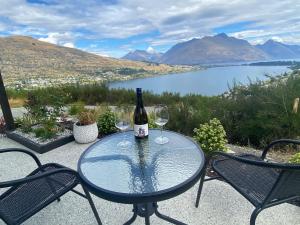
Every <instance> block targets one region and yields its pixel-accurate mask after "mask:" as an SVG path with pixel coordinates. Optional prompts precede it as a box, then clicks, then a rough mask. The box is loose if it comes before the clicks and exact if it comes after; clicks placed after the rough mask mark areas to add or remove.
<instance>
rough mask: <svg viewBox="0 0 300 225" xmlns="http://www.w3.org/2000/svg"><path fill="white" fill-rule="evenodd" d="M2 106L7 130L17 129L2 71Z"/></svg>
mask: <svg viewBox="0 0 300 225" xmlns="http://www.w3.org/2000/svg"><path fill="white" fill-rule="evenodd" d="M0 104H1V109H2V113H3V117H4V119H5V123H6V129H7V130H13V129H14V128H15V124H14V118H13V116H12V113H11V109H10V105H9V102H8V98H7V94H6V90H5V87H4V83H3V78H2V75H1V71H0Z"/></svg>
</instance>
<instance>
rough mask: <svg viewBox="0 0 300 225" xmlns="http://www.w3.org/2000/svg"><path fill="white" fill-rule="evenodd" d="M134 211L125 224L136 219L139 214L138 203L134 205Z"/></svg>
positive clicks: (127, 224) (128, 224)
mask: <svg viewBox="0 0 300 225" xmlns="http://www.w3.org/2000/svg"><path fill="white" fill-rule="evenodd" d="M132 212H133V215H132V217H131V218H130V219H129V220H128V221H127V222H126V223H124V225H130V224H132V223H133V222H134V221H135V220H136V218H137V216H138V214H137V205H133V210H132Z"/></svg>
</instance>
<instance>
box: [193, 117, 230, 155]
mask: <svg viewBox="0 0 300 225" xmlns="http://www.w3.org/2000/svg"><path fill="white" fill-rule="evenodd" d="M194 133H195V135H194V138H195V140H196V141H197V142H198V143H199V144H200V146H201V148H202V150H203V151H204V153H206V154H207V155H210V154H212V153H213V152H215V151H226V150H227V147H226V146H225V144H226V143H227V139H226V132H225V130H224V127H223V126H222V124H221V122H220V121H219V120H218V119H216V118H214V119H212V120H210V121H209V122H208V123H205V124H200V127H199V128H195V129H194Z"/></svg>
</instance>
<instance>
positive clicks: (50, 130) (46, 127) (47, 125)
mask: <svg viewBox="0 0 300 225" xmlns="http://www.w3.org/2000/svg"><path fill="white" fill-rule="evenodd" d="M58 131H59V127H58V126H57V125H56V122H55V120H52V119H48V120H45V121H43V123H42V124H41V127H38V128H36V129H34V130H33V132H34V134H35V136H36V137H38V138H41V139H42V140H47V139H51V138H53V137H55V136H56V135H57V132H58Z"/></svg>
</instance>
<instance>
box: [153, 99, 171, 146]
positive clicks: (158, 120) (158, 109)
mask: <svg viewBox="0 0 300 225" xmlns="http://www.w3.org/2000/svg"><path fill="white" fill-rule="evenodd" d="M154 115H155V124H157V125H158V126H159V127H160V136H159V137H157V138H155V142H156V143H157V144H160V145H163V144H166V143H168V142H169V139H168V138H167V137H164V136H163V126H164V125H165V124H166V123H167V122H168V120H169V112H168V107H167V106H166V105H157V106H155V108H154Z"/></svg>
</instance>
